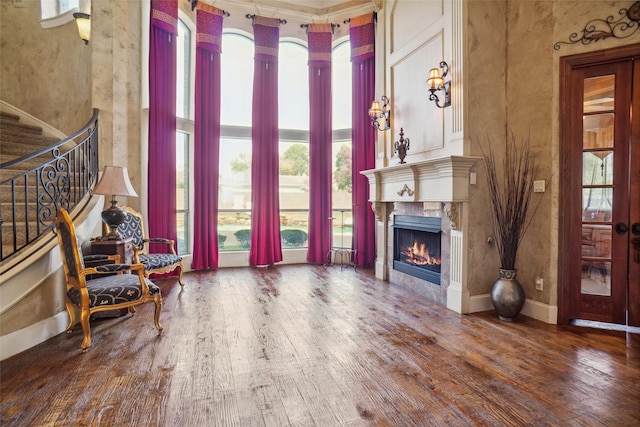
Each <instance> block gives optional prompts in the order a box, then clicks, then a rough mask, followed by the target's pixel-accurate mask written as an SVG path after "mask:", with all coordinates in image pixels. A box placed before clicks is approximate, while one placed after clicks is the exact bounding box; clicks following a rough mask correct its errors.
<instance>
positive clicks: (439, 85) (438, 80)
mask: <svg viewBox="0 0 640 427" xmlns="http://www.w3.org/2000/svg"><path fill="white" fill-rule="evenodd" d="M440 68H442V75H440V70H438V69H437V68H432V69H431V70H429V78H428V79H427V85H428V86H429V92H431V93H430V95H429V101H435V103H436V106H437V107H438V108H445V107H449V106H451V81H448V82H445V81H444V78H445V77H446V76H447V74H449V65H448V64H447V63H446V62H444V61H441V62H440ZM436 91H442V96H443V97H444V99H443V104H442V105H440V98H438V95H436Z"/></svg>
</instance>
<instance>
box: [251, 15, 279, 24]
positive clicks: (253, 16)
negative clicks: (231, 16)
mask: <svg viewBox="0 0 640 427" xmlns="http://www.w3.org/2000/svg"><path fill="white" fill-rule="evenodd" d="M245 17H246V18H247V19H251V21H252V22H251V23H253V18H255V17H256V15H252V14H250V13H247V14H246V15H245ZM278 22H279V23H280V24H282V25H284V24H286V23H287V20H286V19H278Z"/></svg>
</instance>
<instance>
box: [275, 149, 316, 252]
mask: <svg viewBox="0 0 640 427" xmlns="http://www.w3.org/2000/svg"><path fill="white" fill-rule="evenodd" d="M279 180H280V230H281V234H282V247H283V248H294V247H302V246H305V247H306V246H307V237H308V236H307V233H308V228H309V223H308V218H309V144H308V143H292V142H280V177H279Z"/></svg>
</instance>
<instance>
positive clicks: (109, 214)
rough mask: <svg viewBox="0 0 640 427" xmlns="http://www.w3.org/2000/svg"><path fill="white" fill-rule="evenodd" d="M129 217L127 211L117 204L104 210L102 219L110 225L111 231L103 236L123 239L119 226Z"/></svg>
mask: <svg viewBox="0 0 640 427" xmlns="http://www.w3.org/2000/svg"><path fill="white" fill-rule="evenodd" d="M126 219H127V213H126V212H125V211H123V210H122V209H120V208H119V207H117V206H113V205H112V206H111V207H110V208H109V209H105V210H103V211H102V220H103V221H104V223H105V224H107V225H108V226H109V233H108V234H107V235H105V236H103V237H102V239H103V240H122V236H121V235H120V233H118V227H119V226H120V224H122V223H123V222H124V221H125V220H126Z"/></svg>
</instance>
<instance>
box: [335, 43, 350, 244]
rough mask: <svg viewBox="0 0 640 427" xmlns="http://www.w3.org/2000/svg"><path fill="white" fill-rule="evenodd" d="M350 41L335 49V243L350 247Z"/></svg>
mask: <svg viewBox="0 0 640 427" xmlns="http://www.w3.org/2000/svg"><path fill="white" fill-rule="evenodd" d="M350 55H351V44H350V43H349V41H348V40H346V41H343V42H341V43H340V44H338V45H337V46H336V47H334V48H333V55H332V71H333V77H332V82H331V84H332V90H333V113H332V114H333V118H332V120H333V192H332V204H333V218H334V220H333V237H332V238H333V246H335V247H340V248H351V235H352V233H353V218H352V206H351V204H352V202H351V56H350Z"/></svg>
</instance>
